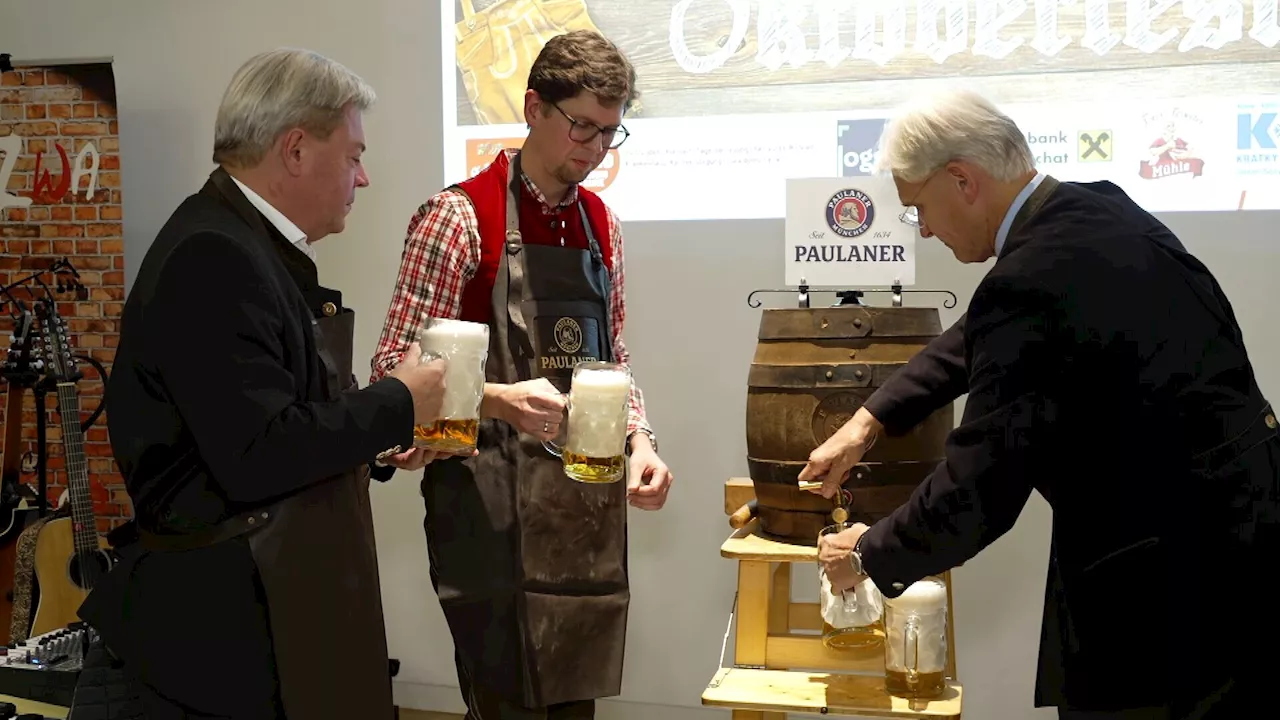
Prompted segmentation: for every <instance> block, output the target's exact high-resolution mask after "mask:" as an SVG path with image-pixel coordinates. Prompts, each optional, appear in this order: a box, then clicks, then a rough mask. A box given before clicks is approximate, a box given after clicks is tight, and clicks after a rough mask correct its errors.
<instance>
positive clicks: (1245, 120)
mask: <svg viewBox="0 0 1280 720" xmlns="http://www.w3.org/2000/svg"><path fill="white" fill-rule="evenodd" d="M1278 120H1280V112H1276V111H1275V110H1271V111H1268V112H1242V113H1240V114H1239V115H1238V116H1237V117H1236V123H1237V127H1236V149H1237V150H1275V149H1277V147H1278V146H1280V121H1278Z"/></svg>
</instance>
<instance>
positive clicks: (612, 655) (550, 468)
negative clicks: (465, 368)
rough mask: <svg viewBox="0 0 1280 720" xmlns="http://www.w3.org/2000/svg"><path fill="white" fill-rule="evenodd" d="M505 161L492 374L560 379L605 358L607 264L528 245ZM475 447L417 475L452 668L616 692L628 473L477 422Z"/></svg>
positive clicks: (512, 687)
mask: <svg viewBox="0 0 1280 720" xmlns="http://www.w3.org/2000/svg"><path fill="white" fill-rule="evenodd" d="M520 184H521V180H520V172H519V156H517V157H516V158H514V159H513V160H512V163H511V167H510V169H509V171H508V185H507V193H506V194H507V203H506V227H507V236H506V237H507V240H506V245H505V252H504V253H503V255H502V259H501V261H500V264H499V267H498V274H497V278H496V280H495V281H494V287H493V319H492V320H491V321H490V343H489V361H488V365H487V368H486V379H487V381H489V382H495V383H515V382H519V381H523V380H529V379H533V378H537V377H545V378H547V379H548V380H549V381H550V382H551V383H552V384H553V385H555V386H556V387H557V388H558V389H559V390H560V391H561V392H568V390H569V384H570V380H571V378H572V374H573V365H574V364H575V363H576V362H578V361H585V360H605V361H609V360H612V351H611V348H612V343H611V342H610V338H611V334H610V332H609V287H610V283H609V275H608V271H607V268H606V267H605V264H604V259H603V255H602V253H601V251H600V246H599V244H598V243H597V242H596V239H595V235H594V233H593V232H592V229H591V225H590V223H589V222H588V221H587V219H586V218H587V213H586V209H585V207H583V206H582V205H581V204H579V208H578V210H579V214H580V215H581V217H582V219H583V225H584V227H585V229H586V232H587V239H588V244H589V249H587V250H580V249H576V248H567V247H558V246H544V245H526V244H524V243H523V242H522V240H521V235H520V229H519V227H518V224H519V212H518V206H517V198H518V193H519V192H520ZM478 448H479V452H478V454H477V455H476V456H475V457H471V458H465V459H464V458H451V459H449V460H444V461H437V462H434V463H432V464H430V465H428V466H427V470H426V473H425V475H424V477H423V481H422V494H423V498H424V500H425V505H426V511H427V512H426V519H425V521H424V526H425V529H426V535H427V548H428V553H429V556H430V561H431V579H432V583H433V585H434V586H435V588H436V592H437V594H438V595H439V597H440V604H441V607H442V608H443V610H444V615H445V618H446V619H447V620H448V622H449V628H450V630H451V631H452V633H453V640H454V645H455V647H456V648H457V652H458V662H459V665H460V672H466V673H467V674H468V676H469V677H470V679H471V680H472V681H473V682H474V683H475V684H478V685H481V686H483V687H484V688H485V689H486V690H487V691H489V692H492V693H495V694H497V695H499V696H501V697H503V698H504V699H506V700H508V701H509V702H512V703H516V704H519V705H522V706H524V707H527V708H541V707H546V706H548V705H553V704H557V703H564V702H571V701H575V700H588V699H594V698H600V697H609V696H613V695H617V694H618V693H619V692H621V687H622V660H623V645H624V641H625V640H626V627H627V608H628V605H629V602H630V590H629V587H628V581H627V527H626V522H627V512H626V486H625V484H624V483H621V482H617V483H611V484H607V485H587V484H582V483H578V482H575V481H573V480H570V479H569V478H568V477H566V476H565V474H564V469H563V466H562V464H561V461H560V460H559V459H558V458H556V457H555V456H553V455H551V454H550V453H548V452H547V451H546V450H545V449H544V448H543V446H542V442H541V441H539V440H538V439H537V438H534V437H532V436H528V435H523V434H521V433H519V432H518V431H517V430H515V428H513V427H512V426H510V425H508V424H507V423H505V422H501V421H497V420H491V419H485V420H482V421H481V428H480V437H479V444H478Z"/></svg>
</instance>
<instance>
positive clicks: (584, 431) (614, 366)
mask: <svg viewBox="0 0 1280 720" xmlns="http://www.w3.org/2000/svg"><path fill="white" fill-rule="evenodd" d="M630 393H631V370H630V369H629V368H628V367H627V366H626V365H620V364H618V363H608V362H598V361H592V362H580V363H578V364H577V365H575V366H574V368H573V380H572V382H571V384H570V386H569V399H568V402H567V407H566V409H567V411H568V415H569V417H568V421H567V422H566V423H565V427H566V429H567V432H565V433H564V434H565V435H566V436H567V437H566V440H565V442H564V446H563V447H561V446H559V445H557V444H556V443H554V442H551V441H543V443H542V445H543V446H544V447H546V449H547V451H548V452H550V453H551V454H552V455H555V456H556V457H558V458H560V459H561V460H563V462H564V474H565V475H568V476H569V477H570V478H571V479H573V480H577V481H578V482H582V483H611V482H617V481H619V480H621V479H622V478H623V476H624V475H625V474H626V468H627V416H628V414H629V412H628V411H629V407H628V397H629V395H630Z"/></svg>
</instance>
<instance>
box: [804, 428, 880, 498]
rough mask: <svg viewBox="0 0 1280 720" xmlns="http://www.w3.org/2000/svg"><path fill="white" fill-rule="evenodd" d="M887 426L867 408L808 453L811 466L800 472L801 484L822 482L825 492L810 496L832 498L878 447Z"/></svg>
mask: <svg viewBox="0 0 1280 720" xmlns="http://www.w3.org/2000/svg"><path fill="white" fill-rule="evenodd" d="M883 429H884V426H883V425H881V424H880V421H879V420H876V418H875V416H874V415H872V414H871V413H870V412H868V411H867V409H866V408H861V407H860V408H858V411H857V412H856V413H854V414H853V417H851V418H849V422H847V423H845V424H844V426H843V427H841V428H840V429H839V430H837V431H836V432H835V434H834V435H832V436H831V437H829V438H827V441H826V442H824V443H822V444H821V445H819V446H818V447H817V448H816V449H814V451H813V452H811V453H809V463H808V464H807V465H805V466H804V469H802V470H801V471H800V476H799V478H798V481H799V482H801V483H806V482H813V481H815V480H822V488H821V489H814V490H812V491H811V492H816V493H820V494H821V495H822V497H824V498H832V497H834V496H835V494H836V493H837V492H839V490H840V486H841V485H844V481H845V480H847V479H848V478H849V471H850V470H851V469H853V466H854V465H857V464H858V461H859V460H861V459H862V456H863V455H865V454H866V453H867V451H868V450H870V449H871V446H872V445H874V444H875V442H876V437H878V436H879V434H880V431H881V430H883Z"/></svg>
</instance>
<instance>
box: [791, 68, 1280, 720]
mask: <svg viewBox="0 0 1280 720" xmlns="http://www.w3.org/2000/svg"><path fill="white" fill-rule="evenodd" d="M883 147H884V154H883V156H882V158H881V167H882V169H883V170H885V171H887V172H889V173H891V174H892V175H893V179H894V181H895V183H896V185H897V187H898V194H899V196H900V198H901V200H902V202H903V204H904V205H905V206H906V207H907V208H908V210H907V212H906V214H905V215H904V218H903V219H904V220H905V221H908V222H912V223H914V224H916V225H917V226H918V227H919V228H920V233H921V235H922V236H923V237H925V238H929V237H937V238H938V239H939V240H941V241H942V242H943V243H944V244H945V245H946V246H947V247H949V248H950V249H951V251H952V252H953V253H954V254H955V256H956V258H957V259H958V260H960V261H961V262H965V263H974V262H983V261H986V260H988V259H991V258H993V257H994V258H996V261H995V263H994V265H993V266H992V267H991V269H990V271H989V272H988V273H987V275H986V277H984V278H983V279H982V281H981V282H980V283H979V284H978V287H977V289H976V290H975V291H974V294H973V299H972V300H971V302H970V304H969V307H968V311H967V312H966V313H965V315H964V316H963V317H962V318H961V319H960V321H959V322H957V323H956V325H955V326H954V327H952V328H950V329H949V330H947V331H946V332H945V333H943V334H942V335H941V336H939V337H938V338H937V339H936V340H935V341H934V342H933V343H931V344H930V345H929V346H928V347H927V348H926V349H925V350H924V351H923V352H921V353H919V354H918V355H917V356H916V357H915V358H913V359H912V360H911V361H910V362H909V363H908V364H907V365H906V366H905V367H904V368H903V369H902V370H901V371H899V372H898V373H897V374H896V375H895V376H894V377H893V378H892V379H891V381H890V382H888V383H886V384H885V385H884V386H883V387H881V388H880V389H879V390H878V391H877V392H876V393H875V394H874V395H872V396H871V397H870V398H868V400H867V401H866V403H865V405H864V406H863V407H862V408H860V409H859V410H858V411H857V413H856V414H855V415H854V417H853V418H852V419H851V420H850V421H849V422H848V423H847V424H846V425H845V427H844V428H842V429H841V431H840V432H838V433H836V434H835V435H834V436H833V437H832V438H831V439H830V440H829V441H827V442H826V443H824V444H823V445H822V446H821V447H819V448H817V449H816V450H815V451H814V452H813V454H812V456H811V457H810V460H809V463H808V465H807V466H806V468H805V469H804V471H803V472H802V473H801V478H800V479H801V480H802V481H808V480H813V479H818V478H821V479H823V483H824V484H823V488H822V493H823V494H825V495H827V496H828V497H830V496H831V494H832V493H833V492H834V491H835V490H836V489H837V488H838V487H839V486H840V485H841V484H842V483H844V482H845V481H846V479H847V477H848V474H849V469H850V468H851V467H852V466H853V465H854V464H855V463H857V462H858V461H859V460H860V459H861V457H862V455H863V454H864V453H865V452H866V450H867V448H868V447H870V445H871V443H872V442H874V440H875V438H876V437H877V436H878V435H879V434H882V433H884V434H889V435H897V434H902V433H905V432H908V431H909V430H910V429H911V428H912V427H914V426H915V425H916V424H918V423H919V422H921V421H922V420H923V419H924V418H925V417H927V416H928V415H929V414H930V413H932V412H933V411H934V410H936V409H937V408H939V407H942V406H944V405H945V404H946V403H948V402H950V401H952V400H954V399H956V398H958V397H959V396H960V395H963V394H964V393H966V392H967V393H968V398H967V400H966V402H965V406H964V415H963V418H962V420H961V422H960V424H959V426H958V427H957V428H956V429H955V431H954V432H953V433H952V434H951V435H950V437H949V438H948V440H947V445H946V459H945V460H944V461H943V462H942V463H940V464H939V465H938V466H937V467H936V468H935V469H934V471H933V472H932V473H931V474H930V475H929V476H928V477H927V478H926V479H925V480H924V481H923V482H922V483H921V484H920V485H919V487H918V488H917V489H916V491H915V493H914V494H913V496H912V497H911V499H910V500H909V501H908V502H907V503H906V504H904V505H903V506H902V507H900V508H898V509H897V511H895V512H894V513H893V514H892V515H891V516H890V517H888V518H886V519H884V520H882V521H880V522H877V523H876V524H875V525H873V526H871V527H867V526H866V525H861V524H859V525H855V526H854V527H852V528H851V529H849V530H847V531H845V532H843V533H840V534H837V535H831V536H827V537H824V538H823V540H822V542H821V543H820V545H819V559H820V561H821V562H822V564H823V567H824V568H825V570H826V571H827V574H828V576H829V577H830V578H831V581H832V584H833V586H835V587H836V588H849V587H853V586H855V585H857V584H858V583H860V582H862V581H863V580H865V579H866V578H867V577H870V578H871V579H872V580H873V581H874V583H875V585H876V587H878V588H879V589H880V590H881V591H882V592H884V594H885V595H887V596H889V597H891V598H892V597H897V596H899V595H901V594H902V593H903V592H904V591H905V589H906V588H907V587H909V586H910V585H911V584H912V583H914V582H916V581H918V580H920V579H922V578H924V577H925V576H928V575H932V574H937V573H941V572H943V571H946V570H948V569H951V568H954V567H956V566H958V565H960V564H962V563H964V562H965V561H966V560H968V559H969V558H972V557H973V556H975V555H976V554H978V553H979V552H980V551H981V550H982V549H983V548H985V547H987V546H988V545H990V544H991V543H992V542H994V541H995V540H996V539H997V538H999V537H1000V536H1001V535H1003V534H1004V533H1006V532H1008V531H1009V529H1010V528H1012V527H1013V525H1014V522H1015V521H1016V520H1017V518H1018V515H1019V514H1020V513H1021V511H1022V508H1023V506H1024V505H1025V503H1026V501H1027V499H1028V497H1029V496H1030V494H1031V492H1032V491H1033V490H1035V491H1038V492H1039V493H1040V494H1041V495H1042V496H1043V497H1044V498H1045V499H1046V500H1047V501H1048V502H1049V504H1050V505H1051V506H1052V508H1053V530H1052V545H1051V550H1050V557H1049V566H1048V582H1047V587H1046V593H1045V602H1044V619H1043V625H1042V629H1041V639H1040V662H1039V666H1038V677H1037V683H1036V693H1035V704H1036V705H1038V706H1057V707H1058V710H1059V715H1060V717H1063V718H1143V719H1155V718H1160V719H1162V720H1165V719H1172V718H1242V717H1253V716H1256V715H1257V713H1259V712H1263V713H1265V710H1262V709H1258V710H1255V709H1254V706H1255V704H1256V703H1258V702H1260V700H1259V699H1260V698H1261V697H1262V692H1263V689H1264V688H1266V687H1268V686H1269V685H1270V684H1271V683H1274V681H1275V677H1276V675H1277V671H1278V670H1280V654H1277V652H1276V650H1275V647H1276V646H1275V641H1276V639H1277V637H1276V636H1277V630H1276V628H1277V626H1280V623H1277V622H1276V620H1275V618H1274V617H1272V615H1273V613H1272V611H1271V610H1270V608H1271V607H1272V606H1274V604H1275V600H1274V597H1271V596H1270V595H1269V590H1267V587H1268V585H1269V584H1270V582H1269V580H1266V579H1265V578H1264V576H1265V575H1268V574H1269V573H1270V572H1271V571H1272V569H1273V568H1274V567H1275V559H1276V558H1277V557H1280V552H1278V551H1280V435H1278V434H1277V421H1276V415H1275V412H1274V410H1272V408H1271V406H1270V405H1269V404H1268V402H1267V400H1266V398H1265V397H1263V394H1262V392H1261V390H1260V389H1259V388H1258V385H1257V383H1256V382H1255V379H1254V373H1253V369H1252V367H1251V366H1250V363H1249V358H1248V354H1247V353H1246V351H1245V344H1244V340H1243V337H1242V334H1241V331H1240V327H1239V325H1238V324H1237V323H1236V320H1235V317H1234V315H1233V313H1232V309H1231V304H1230V302H1228V300H1227V297H1226V295H1225V293H1223V291H1222V288H1220V287H1219V286H1218V283H1217V282H1216V281H1215V280H1214V277H1213V275H1212V274H1211V273H1210V272H1209V270H1208V269H1206V268H1205V266H1204V265H1203V264H1201V263H1200V261H1198V260H1197V259H1196V258H1195V257H1193V256H1192V255H1191V254H1190V253H1188V252H1187V250H1186V249H1185V248H1184V247H1183V246H1182V243H1181V242H1179V241H1178V239H1177V238H1176V237H1175V236H1174V234H1173V233H1172V232H1171V231H1170V230H1169V229H1168V228H1167V227H1165V226H1164V225H1163V224H1161V223H1160V221H1158V220H1156V219H1155V218H1154V217H1152V216H1151V215H1150V214H1148V213H1147V212H1145V211H1144V210H1143V209H1142V208H1140V207H1138V206H1137V205H1136V204H1135V203H1134V202H1133V201H1132V200H1130V199H1129V198H1128V197H1127V196H1126V195H1125V194H1124V192H1123V191H1121V189H1120V188H1118V187H1117V186H1115V185H1113V184H1112V183H1110V182H1096V183H1069V182H1059V181H1057V180H1055V179H1054V178H1052V177H1050V176H1047V175H1045V174H1043V173H1040V172H1037V170H1036V169H1035V167H1034V162H1033V160H1032V154H1031V151H1030V149H1029V148H1028V146H1027V141H1026V139H1025V137H1024V135H1023V133H1022V131H1021V130H1020V129H1019V128H1018V126H1017V125H1016V124H1015V123H1014V122H1013V120H1011V119H1010V118H1009V117H1007V116H1006V115H1005V114H1003V113H1002V112H1000V111H999V110H997V109H996V107H995V106H994V105H992V104H991V103H990V102H988V101H987V100H985V99H984V98H982V97H981V96H979V95H977V94H974V93H971V92H965V91H960V92H952V93H948V94H945V95H940V96H936V97H931V98H928V99H926V100H925V101H923V102H921V103H919V104H916V105H915V106H913V107H910V108H908V109H907V110H906V111H905V112H903V113H902V114H901V115H900V116H899V117H897V118H896V119H895V120H894V121H893V122H892V123H891V124H890V125H889V127H888V128H887V129H886V131H885V136H884V138H883ZM1266 706H1268V705H1259V706H1258V707H1259V708H1264V707H1266Z"/></svg>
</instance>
